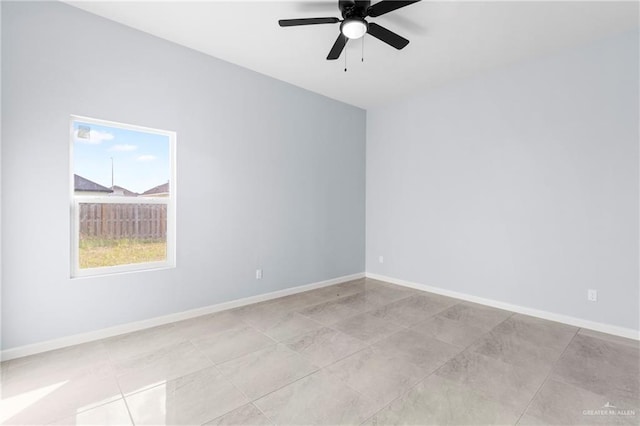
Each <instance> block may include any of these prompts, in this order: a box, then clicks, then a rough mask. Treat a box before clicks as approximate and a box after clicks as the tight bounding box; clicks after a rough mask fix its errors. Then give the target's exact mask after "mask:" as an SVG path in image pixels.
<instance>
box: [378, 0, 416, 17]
mask: <svg viewBox="0 0 640 426" xmlns="http://www.w3.org/2000/svg"><path fill="white" fill-rule="evenodd" d="M419 1H420V0H406V1H400V0H398V1H396V0H382V1H381V2H378V3H376V4H374V5H373V6H371V7H370V8H369V9H368V10H367V15H368V16H371V17H374V18H375V17H376V16H380V15H384V14H385V13H389V12H392V11H394V10H396V9H400V8H401V7H405V6H409V5H410V4H414V3H418V2H419Z"/></svg>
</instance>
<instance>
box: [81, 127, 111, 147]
mask: <svg viewBox="0 0 640 426" xmlns="http://www.w3.org/2000/svg"><path fill="white" fill-rule="evenodd" d="M83 127H84V126H83ZM81 130H82V132H81ZM79 133H80V135H79ZM73 137H74V139H75V141H76V142H81V143H88V144H91V145H98V144H101V143H102V142H104V141H110V140H112V139H113V138H114V136H113V135H112V134H111V133H109V132H101V131H100V130H94V129H91V130H89V131H88V132H87V131H86V129H84V128H80V129H76V130H74V131H73Z"/></svg>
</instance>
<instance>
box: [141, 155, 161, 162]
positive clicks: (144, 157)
mask: <svg viewBox="0 0 640 426" xmlns="http://www.w3.org/2000/svg"><path fill="white" fill-rule="evenodd" d="M156 158H157V157H156V156H155V155H141V156H139V157H138V158H137V160H138V161H153V160H155V159H156Z"/></svg>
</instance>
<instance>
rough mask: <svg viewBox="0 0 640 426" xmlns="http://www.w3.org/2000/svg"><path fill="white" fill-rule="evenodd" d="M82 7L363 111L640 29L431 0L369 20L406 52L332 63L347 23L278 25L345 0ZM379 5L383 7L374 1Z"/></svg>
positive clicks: (568, 8)
mask: <svg viewBox="0 0 640 426" xmlns="http://www.w3.org/2000/svg"><path fill="white" fill-rule="evenodd" d="M67 3H69V4H72V5H74V6H76V7H79V8H81V9H84V10H87V11H89V12H92V13H95V14H97V15H100V16H104V17H105V18H109V19H112V20H114V21H117V22H120V23H122V24H125V25H128V26H131V27H133V28H137V29H139V30H142V31H145V32H147V33H150V34H153V35H155V36H158V37H161V38H164V39H167V40H170V41H173V42H175V43H178V44H181V45H184V46H187V47H190V48H192V49H195V50H199V51H201V52H204V53H206V54H209V55H212V56H215V57H217V58H221V59H223V60H225V61H229V62H232V63H234V64H238V65H240V66H243V67H246V68H249V69H252V70H254V71H257V72H259V73H262V74H266V75H268V76H271V77H274V78H277V79H280V80H284V81H286V82H289V83H291V84H294V85H296V86H300V87H303V88H305V89H308V90H311V91H314V92H317V93H321V94H323V95H326V96H328V97H331V98H334V99H338V100H340V101H343V102H347V103H349V104H352V105H356V106H359V107H362V108H369V107H372V106H375V105H379V104H381V103H385V102H388V101H390V100H392V99H394V98H397V97H401V96H405V95H408V94H411V93H414V92H415V91H419V90H426V89H429V88H433V87H436V86H440V85H442V84H445V83H446V82H448V81H451V80H455V79H461V78H465V77H468V76H471V75H473V74H477V73H480V72H483V71H486V70H489V69H492V68H496V67H500V66H504V65H506V64H510V63H513V62H516V61H521V60H524V59H526V58H530V57H534V56H539V55H544V54H548V53H553V52H555V51H557V50H560V49H562V48H566V47H569V46H574V45H578V44H580V43H584V42H587V41H589V40H592V39H596V38H600V37H603V36H606V35H607V34H611V33H615V32H619V31H624V30H627V29H630V28H633V27H638V22H639V17H638V2H637V1H626V2H612V1H605V2H593V1H585V2H582V1H569V2H557V1H533V2H523V1H494V2H490V1H471V2H461V1H429V0H423V1H422V2H420V3H416V4H414V5H411V6H408V7H406V8H403V9H399V10H396V11H394V12H391V13H389V14H387V15H384V16H381V17H378V18H370V20H371V21H373V22H377V23H379V24H380V25H383V26H385V27H387V28H389V29H390V30H392V31H395V32H397V33H399V34H400V35H402V36H404V37H405V38H408V39H409V40H410V41H411V43H410V44H409V45H408V46H407V47H406V48H405V49H404V50H401V51H397V50H395V49H393V48H391V47H389V46H387V45H385V44H383V43H382V42H380V41H379V40H377V39H375V38H373V37H371V36H366V37H365V45H364V49H365V50H364V54H365V55H364V58H365V60H364V62H361V61H360V59H361V49H362V43H361V41H360V40H355V41H350V42H349V43H348V45H347V61H348V62H347V64H348V72H346V73H345V72H344V65H345V62H344V52H343V55H342V56H341V57H340V59H338V60H337V61H327V60H326V59H325V58H326V56H327V54H328V52H329V49H330V48H331V46H332V45H333V42H334V41H335V39H336V37H337V35H338V31H339V25H338V24H333V25H331V24H330V25H310V26H304V27H294V28H280V27H279V26H278V19H289V18H311V17H325V16H336V17H341V16H340V14H339V11H338V7H337V1H336V0H331V1H313V2H311V1H295V2H294V1H284V2H272V1H253V2H249V1H224V2H223V1H200V2H185V1H173V2H166V1H164V2H156V1H143V2H133V1H124V2H123V1H117V2H116V1H105V2H96V1H88V2H85V1H67ZM372 3H376V1H375V0H374V1H373V2H372Z"/></svg>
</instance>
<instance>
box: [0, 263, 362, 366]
mask: <svg viewBox="0 0 640 426" xmlns="http://www.w3.org/2000/svg"><path fill="white" fill-rule="evenodd" d="M364 276H365V274H364V272H361V273H358V274H352V275H344V276H342V277H338V278H332V279H330V280H325V281H319V282H315V283H311V284H306V285H301V286H298V287H291V288H286V289H284V290H278V291H274V292H271V293H265V294H258V295H256V296H250V297H245V298H242V299H237V300H231V301H229V302H223V303H218V304H216V305H211V306H205V307H202V308H196V309H190V310H188V311H183V312H177V313H175V314H169V315H164V316H161V317H155V318H149V319H146V320H141V321H135V322H130V323H127V324H122V325H117V326H114V327H109V328H103V329H100V330H95V331H89V332H87V333H81V334H75V335H73V336H68V337H62V338H59V339H54V340H47V341H45V342H39V343H33V344H30V345H24V346H18V347H15V348H10V349H5V350H3V351H2V353H1V354H0V359H1V360H2V361H8V360H10V359H15V358H21V357H23V356H28V355H34V354H38V353H41V352H47V351H51V350H54V349H60V348H65V347H67V346H73V345H78V344H81V343H88V342H92V341H95V340H100V339H105V338H108V337H113V336H118V335H120V334H125V333H131V332H133V331H139V330H143V329H145V328H151V327H156V326H159V325H164V324H168V323H172V322H176V321H182V320H185V319H189V318H195V317H199V316H201V315H207V314H212V313H215V312H220V311H226V310H228V309H233V308H239V307H241V306H245V305H251V304H253V303H258V302H265V301H267V300H271V299H276V298H278V297H284V296H289V295H292V294H296V293H302V292H305V291H309V290H314V289H317V288H322V287H327V286H330V285H334V284H340V283H344V282H347V281H352V280H357V279H359V278H364Z"/></svg>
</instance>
